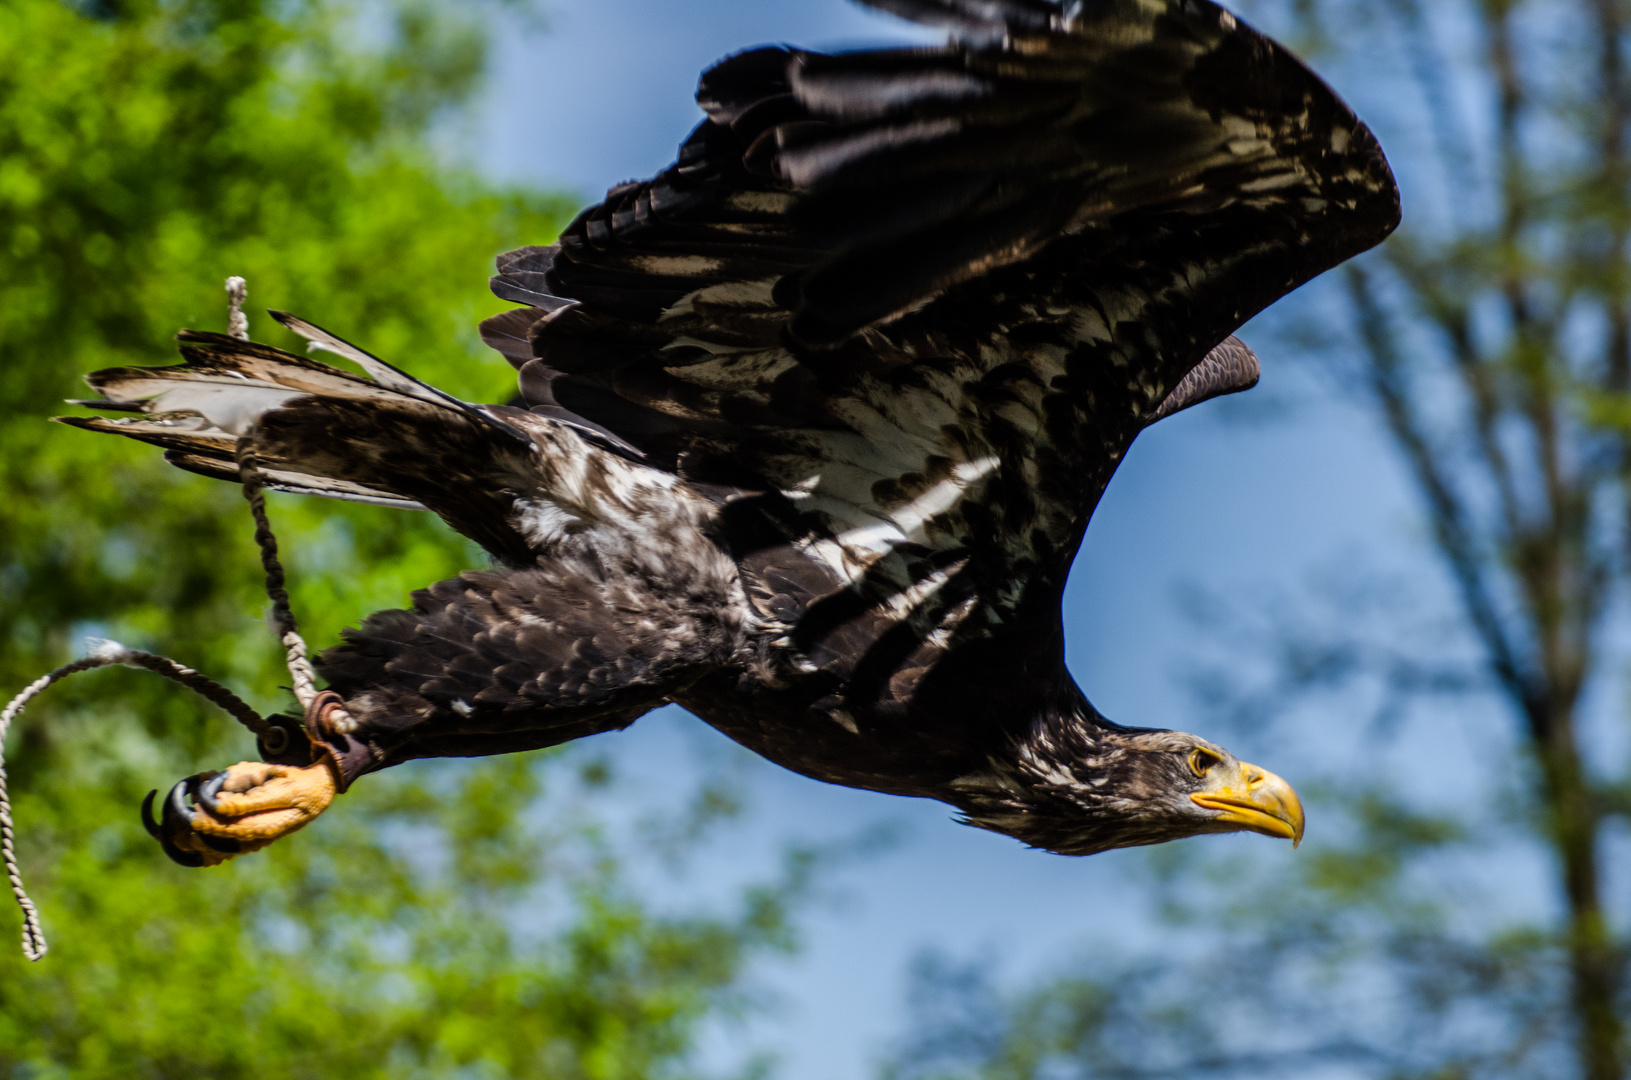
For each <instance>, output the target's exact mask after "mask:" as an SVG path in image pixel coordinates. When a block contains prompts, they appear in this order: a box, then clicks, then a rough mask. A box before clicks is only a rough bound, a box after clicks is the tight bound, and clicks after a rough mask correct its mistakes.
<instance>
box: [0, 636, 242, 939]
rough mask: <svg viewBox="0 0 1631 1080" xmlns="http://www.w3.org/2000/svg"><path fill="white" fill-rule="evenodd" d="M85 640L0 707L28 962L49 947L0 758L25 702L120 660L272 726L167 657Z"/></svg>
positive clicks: (6, 803)
mask: <svg viewBox="0 0 1631 1080" xmlns="http://www.w3.org/2000/svg"><path fill="white" fill-rule="evenodd" d="M88 644H89V645H90V654H89V655H87V656H85V657H82V658H81V659H78V660H75V661H73V662H72V663H69V664H64V665H62V666H61V667H59V668H57V669H56V670H55V671H52V672H49V673H48V674H45V675H42V676H40V677H39V678H38V679H35V680H34V681H33V682H31V683H29V684H28V685H27V686H26V687H24V688H23V690H22V692H21V693H19V694H18V695H17V696H16V697H14V698H12V699H11V701H10V702H9V703H8V704H7V705H6V707H5V709H4V710H3V711H0V860H3V861H4V862H5V867H6V880H7V881H9V882H10V883H11V894H12V895H13V896H15V897H16V898H17V906H18V907H20V908H22V909H23V955H24V956H26V957H28V958H29V959H30V960H39V959H40V958H41V957H43V956H45V954H46V951H47V949H49V947H50V946H48V945H47V944H46V943H45V931H44V930H42V929H41V928H40V913H39V909H37V908H36V907H35V906H34V902H33V901H32V900H30V899H29V898H28V891H27V890H26V889H24V888H23V875H22V871H21V870H19V869H18V867H17V852H16V849H15V847H14V844H13V835H12V820H11V799H10V796H9V794H8V792H7V790H6V759H5V741H6V732H7V730H9V729H10V727H11V722H12V721H13V720H15V719H16V718H17V716H18V715H19V714H20V713H21V712H22V711H23V707H24V706H25V705H27V704H28V703H29V702H30V701H32V700H33V699H34V698H36V697H38V696H39V694H40V693H41V692H42V691H44V690H45V689H46V687H48V686H50V685H51V684H52V683H56V682H61V681H62V680H63V679H66V678H67V677H68V676H70V675H77V674H79V673H80V672H81V671H92V670H94V669H96V668H100V667H108V666H110V665H113V664H121V665H123V666H125V667H132V668H143V669H145V670H147V671H151V672H154V673H155V674H158V675H162V676H164V677H165V678H166V679H169V680H171V681H172V682H178V683H180V684H181V685H182V686H185V687H186V688H187V689H189V690H191V691H193V692H194V693H196V694H199V695H201V696H202V697H204V698H206V699H207V700H209V701H210V702H211V703H212V704H215V705H219V706H220V707H221V708H222V709H225V710H226V711H227V712H228V713H230V714H231V715H232V718H233V719H235V720H237V721H238V722H239V723H240V724H242V725H243V726H244V727H246V728H248V729H249V730H250V731H253V732H255V734H256V735H262V734H265V733H267V732H270V731H272V730H273V726H272V725H271V724H269V723H267V721H266V719H265V718H264V717H262V716H261V715H260V714H259V713H257V712H256V711H255V710H254V709H252V708H250V706H249V703H248V702H247V701H245V700H243V698H240V697H239V696H238V695H237V694H234V693H233V692H232V691H231V690H228V689H227V688H226V687H224V686H222V685H221V684H220V683H218V682H216V681H215V680H214V679H211V678H210V677H209V676H207V675H200V674H199V673H198V672H196V671H194V670H193V669H192V668H190V667H186V666H184V665H182V664H178V663H176V662H175V661H174V660H171V659H170V658H169V657H167V656H158V655H156V654H154V653H150V652H142V651H141V650H140V649H132V648H128V647H127V646H124V645H121V644H119V643H118V642H117V641H104V640H102V639H100V638H92V639H91V640H90V641H89V642H88Z"/></svg>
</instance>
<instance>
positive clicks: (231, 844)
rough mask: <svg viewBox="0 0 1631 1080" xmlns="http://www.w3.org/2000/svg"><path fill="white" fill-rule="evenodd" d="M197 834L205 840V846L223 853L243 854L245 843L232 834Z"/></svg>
mask: <svg viewBox="0 0 1631 1080" xmlns="http://www.w3.org/2000/svg"><path fill="white" fill-rule="evenodd" d="M195 835H196V836H197V837H198V839H200V840H202V841H203V842H204V844H205V846H207V847H210V848H213V849H215V850H216V851H219V852H221V853H222V854H223V855H241V854H243V850H244V847H243V845H242V844H240V843H238V841H236V840H234V839H232V837H230V836H211V835H210V834H209V833H196V834H195Z"/></svg>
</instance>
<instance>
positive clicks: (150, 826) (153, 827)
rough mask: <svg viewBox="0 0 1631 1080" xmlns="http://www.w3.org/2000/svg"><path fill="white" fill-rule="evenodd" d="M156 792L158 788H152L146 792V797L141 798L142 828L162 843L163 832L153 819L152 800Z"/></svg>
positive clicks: (155, 796) (156, 795)
mask: <svg viewBox="0 0 1631 1080" xmlns="http://www.w3.org/2000/svg"><path fill="white" fill-rule="evenodd" d="M158 794H159V791H158V788H154V789H153V790H152V791H149V792H148V793H147V798H145V799H143V800H142V828H144V829H146V830H147V835H148V836H151V837H152V838H153V839H155V840H157V841H158V842H159V843H161V844H162V843H164V833H163V831H162V830H160V828H159V823H158V822H156V821H154V820H153V800H154V799H156V798H158Z"/></svg>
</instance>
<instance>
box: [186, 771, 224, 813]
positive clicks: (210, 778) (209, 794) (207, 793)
mask: <svg viewBox="0 0 1631 1080" xmlns="http://www.w3.org/2000/svg"><path fill="white" fill-rule="evenodd" d="M200 775H202V776H205V780H204V782H203V783H201V784H199V785H198V790H196V791H194V792H193V799H194V800H196V801H197V803H198V805H200V806H202V807H203V808H204V809H206V810H208V811H209V812H210V813H212V814H214V815H216V816H217V817H228V816H230V815H227V814H223V813H221V804H220V803H219V802H217V801H216V798H215V797H216V796H217V795H219V794H220V793H221V785H222V784H224V783H226V782H227V774H226V773H224V772H218V773H208V774H200Z"/></svg>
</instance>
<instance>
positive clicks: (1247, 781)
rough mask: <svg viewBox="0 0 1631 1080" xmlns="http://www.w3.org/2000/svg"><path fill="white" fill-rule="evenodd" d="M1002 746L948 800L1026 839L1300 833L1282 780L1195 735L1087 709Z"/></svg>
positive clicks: (1293, 837) (1299, 817) (1049, 842)
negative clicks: (1131, 723) (1115, 720)
mask: <svg viewBox="0 0 1631 1080" xmlns="http://www.w3.org/2000/svg"><path fill="white" fill-rule="evenodd" d="M1082 704H1083V705H1084V706H1085V705H1086V703H1085V702H1083V703H1082ZM1011 749H1012V751H1013V752H1012V754H1011V755H1009V754H1003V755H1000V756H993V757H992V758H991V759H990V761H989V763H988V765H987V767H986V768H983V769H981V770H978V771H977V772H975V773H973V774H971V775H968V776H964V777H961V778H959V780H958V781H956V783H955V784H954V787H955V788H956V789H957V796H956V797H954V798H952V799H951V800H949V801H951V802H953V803H954V804H955V805H957V806H958V807H959V808H960V809H961V810H962V811H963V814H964V819H965V820H966V821H967V822H968V824H970V825H975V826H978V827H979V828H984V829H991V830H993V831H995V832H1000V833H1005V834H1007V835H1009V836H1013V837H1015V838H1017V839H1019V840H1023V841H1025V842H1026V843H1028V844H1030V845H1032V846H1033V847H1039V848H1045V849H1047V850H1049V851H1053V852H1057V853H1059V854H1061V855H1092V854H1094V853H1096V852H1100V851H1108V850H1109V849H1111V848H1120V847H1137V846H1140V845H1144V844H1160V843H1164V842H1166V841H1168V840H1179V839H1182V838H1184V837H1186V836H1198V835H1200V834H1202V833H1224V832H1242V831H1245V832H1258V833H1262V834H1264V835H1265V836H1275V837H1280V838H1282V839H1286V840H1290V841H1291V842H1292V843H1293V845H1295V844H1297V843H1300V842H1301V840H1302V836H1303V808H1302V802H1301V800H1299V799H1298V798H1297V793H1296V791H1294V790H1293V789H1292V787H1291V785H1290V784H1288V783H1286V782H1285V781H1284V780H1282V779H1281V778H1280V777H1278V776H1276V775H1275V774H1274V773H1271V772H1269V771H1268V770H1267V769H1264V768H1261V767H1259V766H1257V765H1252V764H1250V763H1248V762H1245V761H1241V760H1240V759H1239V758H1237V757H1235V755H1233V754H1231V753H1230V752H1229V751H1227V750H1225V749H1223V748H1222V747H1221V746H1218V745H1217V744H1216V743H1213V742H1210V741H1209V740H1207V739H1203V738H1201V737H1199V736H1197V735H1191V734H1189V733H1187V732H1183V731H1166V730H1161V729H1155V728H1126V727H1120V726H1118V725H1115V724H1112V723H1110V722H1109V721H1107V720H1105V719H1104V718H1103V717H1101V716H1099V715H1098V714H1097V712H1095V711H1093V709H1092V707H1091V706H1086V709H1085V710H1071V712H1070V713H1067V714H1065V715H1063V716H1058V715H1056V716H1052V717H1044V718H1042V719H1041V720H1039V722H1038V723H1037V724H1036V725H1035V726H1034V727H1033V729H1032V730H1031V731H1030V732H1029V733H1028V734H1027V735H1026V736H1024V737H1022V738H1019V739H1017V740H1015V741H1014V743H1013V744H1012V747H1011Z"/></svg>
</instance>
